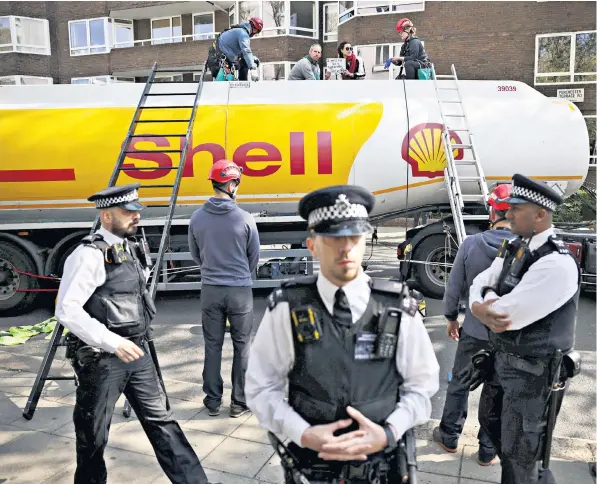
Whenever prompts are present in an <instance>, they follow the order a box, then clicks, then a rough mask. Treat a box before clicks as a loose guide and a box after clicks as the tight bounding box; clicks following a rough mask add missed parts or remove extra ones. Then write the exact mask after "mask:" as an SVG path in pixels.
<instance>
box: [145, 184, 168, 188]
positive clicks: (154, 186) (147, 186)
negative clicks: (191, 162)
mask: <svg viewBox="0 0 597 484" xmlns="http://www.w3.org/2000/svg"><path fill="white" fill-rule="evenodd" d="M139 188H174V185H141V186H140V187H139Z"/></svg>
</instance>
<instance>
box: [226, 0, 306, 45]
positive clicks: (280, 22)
mask: <svg viewBox="0 0 597 484" xmlns="http://www.w3.org/2000/svg"><path fill="white" fill-rule="evenodd" d="M237 7H238V9H237V10H238V15H235V12H236V9H234V8H232V9H231V10H230V23H231V24H233V23H236V19H238V23H241V22H246V21H247V20H248V19H249V18H251V17H261V19H262V20H263V31H262V32H261V33H260V34H258V37H272V36H276V35H287V34H289V35H298V36H301V37H311V38H313V37H317V9H316V8H315V2H314V1H288V0H282V1H264V2H257V1H249V2H237Z"/></svg>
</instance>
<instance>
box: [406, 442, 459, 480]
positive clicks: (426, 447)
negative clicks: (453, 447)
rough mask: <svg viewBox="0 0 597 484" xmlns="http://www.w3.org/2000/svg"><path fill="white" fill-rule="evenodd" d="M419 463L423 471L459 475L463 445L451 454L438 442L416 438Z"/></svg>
mask: <svg viewBox="0 0 597 484" xmlns="http://www.w3.org/2000/svg"><path fill="white" fill-rule="evenodd" d="M416 445H417V464H418V467H419V470H420V471H421V472H427V473H431V474H433V473H437V474H442V475H445V476H454V477H458V476H459V475H460V465H461V461H462V451H463V448H464V447H463V446H462V445H460V446H459V447H458V451H457V452H455V453H453V454H450V453H448V452H446V451H445V450H443V449H442V448H441V447H440V446H439V445H438V444H437V443H435V442H430V441H427V440H419V439H417V440H416Z"/></svg>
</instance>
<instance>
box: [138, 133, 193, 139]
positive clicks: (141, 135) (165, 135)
mask: <svg viewBox="0 0 597 484" xmlns="http://www.w3.org/2000/svg"><path fill="white" fill-rule="evenodd" d="M186 135H187V134H186V133H183V134H132V135H131V136H130V137H131V138H144V137H147V138H159V137H162V138H170V137H181V136H183V137H185V136H186Z"/></svg>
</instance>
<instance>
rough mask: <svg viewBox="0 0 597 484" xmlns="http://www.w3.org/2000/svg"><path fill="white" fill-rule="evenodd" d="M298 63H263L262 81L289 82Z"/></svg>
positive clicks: (260, 71)
mask: <svg viewBox="0 0 597 484" xmlns="http://www.w3.org/2000/svg"><path fill="white" fill-rule="evenodd" d="M295 64H296V62H288V61H285V62H262V63H261V64H259V71H258V72H259V77H258V79H259V80H260V81H285V80H288V76H289V75H290V71H291V69H292V68H293V67H294V65H295Z"/></svg>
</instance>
